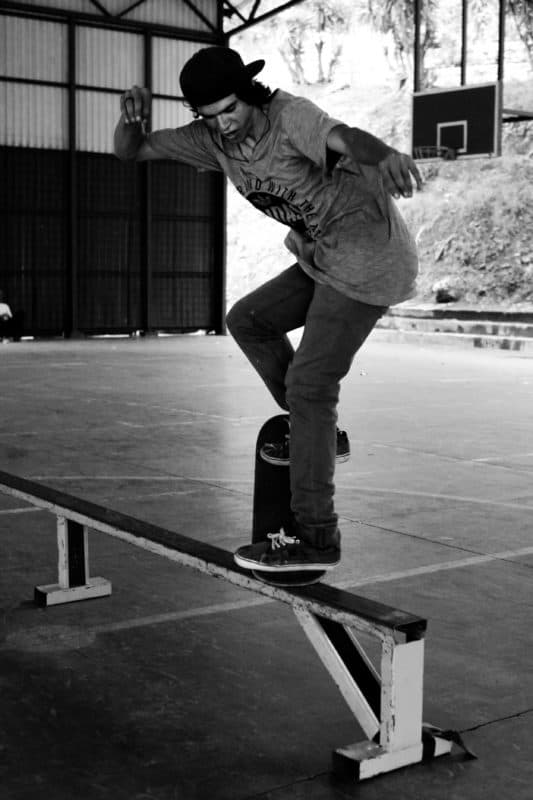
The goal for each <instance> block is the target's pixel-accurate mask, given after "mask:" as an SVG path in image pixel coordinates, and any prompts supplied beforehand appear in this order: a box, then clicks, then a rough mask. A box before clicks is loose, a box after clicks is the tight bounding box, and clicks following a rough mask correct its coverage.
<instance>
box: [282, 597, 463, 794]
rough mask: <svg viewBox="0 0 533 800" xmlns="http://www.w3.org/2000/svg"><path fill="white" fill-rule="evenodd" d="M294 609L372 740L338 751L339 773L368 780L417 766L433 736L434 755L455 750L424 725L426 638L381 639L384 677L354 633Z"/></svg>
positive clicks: (335, 760) (336, 765) (335, 765)
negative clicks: (401, 768) (410, 766)
mask: <svg viewBox="0 0 533 800" xmlns="http://www.w3.org/2000/svg"><path fill="white" fill-rule="evenodd" d="M294 611H295V614H296V617H297V619H298V621H299V623H300V625H301V626H302V628H303V629H304V631H305V633H306V634H307V637H308V639H309V640H310V642H311V644H312V645H313V646H314V648H315V650H316V652H317V654H318V655H319V657H320V659H321V660H322V662H323V664H324V666H325V667H326V669H327V670H328V672H329V673H330V675H331V677H332V678H333V680H334V681H335V683H336V684H337V686H338V687H339V689H340V691H341V694H342V695H343V697H344V699H345V700H346V702H347V704H348V706H349V707H350V709H351V711H352V713H353V714H354V716H355V718H356V720H357V722H358V724H359V726H360V727H361V729H362V730H363V733H364V734H365V735H366V736H367V737H368V738H367V739H365V740H363V741H361V742H357V743H356V744H352V745H348V746H347V747H341V748H338V749H337V750H335V752H334V753H333V769H334V770H335V771H338V772H342V773H344V774H349V775H350V776H351V777H353V778H355V780H363V779H365V778H371V777H373V776H375V775H379V774H380V773H383V772H390V771H392V770H395V769H399V768H400V767H406V766H408V765H409V764H416V763H418V762H420V761H422V759H423V758H424V757H425V754H426V752H427V742H424V741H423V736H425V737H426V739H427V737H429V736H431V738H432V747H431V748H430V749H431V754H432V756H437V755H444V754H446V753H449V752H450V751H451V748H452V742H451V741H449V740H446V739H444V738H442V737H439V736H438V729H437V728H432V727H431V726H424V725H423V723H422V695H423V679H424V639H423V638H420V639H414V640H411V641H403V642H400V643H398V642H396V641H395V639H394V636H387V637H385V638H384V639H382V644H381V665H380V666H381V672H380V673H379V672H378V670H377V669H375V668H374V667H373V665H372V663H371V661H370V659H369V658H368V656H367V655H366V653H365V651H364V649H363V647H362V645H361V643H360V642H359V640H358V639H357V637H356V635H355V632H354V631H353V629H351V628H349V627H348V626H345V625H342V624H340V623H337V622H333V621H331V620H325V619H322V618H321V617H318V616H316V615H314V614H312V613H310V612H309V611H308V610H307V609H301V608H295V609H294ZM430 731H433V733H431V732H430ZM425 744H426V747H425V746H424V745H425Z"/></svg>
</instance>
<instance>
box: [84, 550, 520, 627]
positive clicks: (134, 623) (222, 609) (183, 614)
mask: <svg viewBox="0 0 533 800" xmlns="http://www.w3.org/2000/svg"><path fill="white" fill-rule="evenodd" d="M526 555H533V547H521V548H518V549H516V550H502V551H500V552H498V553H488V554H486V555H479V556H469V557H468V558H461V559H458V560H456V561H442V562H440V563H435V564H426V565H425V566H423V567H412V568H410V569H405V570H398V571H396V572H388V573H381V574H378V575H370V576H368V577H366V578H363V579H360V580H357V579H355V580H354V579H353V578H346V579H345V580H342V581H332V582H331V585H332V586H334V587H336V588H337V589H357V588H360V587H364V586H369V585H372V584H375V583H388V582H391V581H397V580H404V579H406V578H412V577H417V576H420V575H432V574H434V573H436V572H444V571H447V570H452V569H458V568H461V567H471V566H478V565H480V564H487V563H491V562H493V561H502V560H505V561H507V560H508V559H510V558H518V557H520V556H526ZM275 602H276V601H275V600H272V599H270V598H265V597H260V598H256V599H253V600H236V601H229V602H226V603H213V604H211V605H208V606H197V607H196V608H190V609H187V610H185V611H169V612H166V613H163V614H153V615H150V616H146V617H137V618H135V619H129V620H123V621H121V622H110V623H106V624H103V625H94V626H91V627H90V628H89V631H91V632H92V633H113V632H114V631H123V630H131V629H133V628H141V627H145V626H147V625H158V624H161V623H165V622H180V621H182V620H187V619H196V618H198V617H205V616H209V615H211V614H222V613H226V612H230V611H241V610H244V609H247V608H254V607H256V606H262V605H266V604H267V603H275Z"/></svg>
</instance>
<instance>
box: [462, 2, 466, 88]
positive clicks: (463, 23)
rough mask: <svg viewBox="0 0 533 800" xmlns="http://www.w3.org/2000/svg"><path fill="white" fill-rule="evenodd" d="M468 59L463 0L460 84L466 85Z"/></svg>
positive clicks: (464, 4) (464, 3)
mask: <svg viewBox="0 0 533 800" xmlns="http://www.w3.org/2000/svg"><path fill="white" fill-rule="evenodd" d="M467 60H468V0H463V13H462V21H461V86H466V66H467Z"/></svg>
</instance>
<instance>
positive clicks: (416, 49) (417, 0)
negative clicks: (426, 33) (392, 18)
mask: <svg viewBox="0 0 533 800" xmlns="http://www.w3.org/2000/svg"><path fill="white" fill-rule="evenodd" d="M421 2H422V0H414V5H413V12H414V18H415V19H414V29H415V40H414V46H413V47H414V50H413V58H414V67H413V72H414V87H413V89H414V91H415V92H419V91H420V89H421V78H420V3H421Z"/></svg>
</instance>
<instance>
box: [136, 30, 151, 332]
mask: <svg viewBox="0 0 533 800" xmlns="http://www.w3.org/2000/svg"><path fill="white" fill-rule="evenodd" d="M144 85H145V86H146V87H147V88H148V89H150V90H151V88H152V36H151V34H150V33H145V34H144ZM150 124H151V120H148V122H147V129H146V130H147V132H149V130H150ZM139 191H140V203H139V208H140V215H141V219H140V226H139V227H140V233H141V241H140V326H141V330H142V331H143V333H145V334H146V333H149V332H150V330H151V328H152V320H151V298H152V280H151V279H152V258H151V247H152V169H151V164H150V162H148V161H146V162H144V163H142V164H140V165H139Z"/></svg>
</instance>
